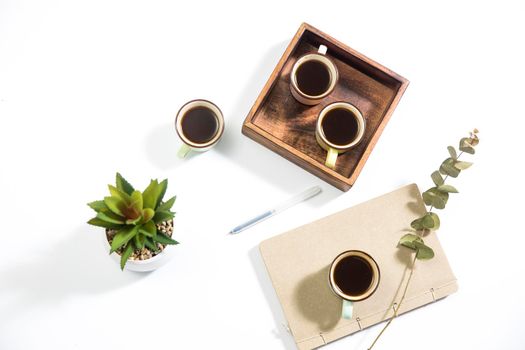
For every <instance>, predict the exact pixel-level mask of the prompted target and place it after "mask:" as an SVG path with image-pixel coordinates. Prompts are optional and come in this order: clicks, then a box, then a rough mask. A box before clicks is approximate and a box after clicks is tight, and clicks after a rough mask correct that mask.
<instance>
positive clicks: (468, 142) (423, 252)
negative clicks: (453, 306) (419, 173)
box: [368, 129, 479, 350]
mask: <svg viewBox="0 0 525 350" xmlns="http://www.w3.org/2000/svg"><path fill="white" fill-rule="evenodd" d="M478 132H479V131H478V130H477V129H474V130H473V131H472V132H470V136H469V137H464V138H462V139H461V140H460V141H459V151H460V152H459V153H458V152H457V151H456V149H455V148H454V147H453V146H448V147H447V149H448V153H449V155H450V157H448V158H447V159H445V160H444V161H443V163H441V166H440V167H439V170H436V171H434V172H433V173H432V174H431V175H430V177H431V179H432V182H434V186H433V187H431V188H429V189H428V190H426V191H425V192H423V201H424V202H425V205H426V206H428V207H429V209H428V210H427V211H426V213H425V214H424V215H422V216H421V217H420V218H417V219H415V220H414V221H412V223H411V224H410V226H411V227H412V228H413V229H414V233H407V234H405V235H404V236H403V237H401V239H400V240H399V243H398V246H400V247H405V248H408V249H411V250H413V251H414V252H415V255H414V259H413V260H412V264H411V266H410V275H409V276H408V280H407V283H406V285H405V288H404V290H403V294H402V296H401V299H400V300H399V303H397V307H396V308H395V309H394V314H393V315H392V317H391V318H390V319H389V320H388V322H387V323H386V325H385V327H384V328H383V329H382V330H381V332H380V333H379V334H378V335H377V337H376V338H375V340H374V342H373V343H372V345H371V346H370V347H369V348H368V349H369V350H371V349H372V348H373V347H374V345H375V344H376V342H377V341H378V340H379V338H380V337H381V335H382V334H383V332H384V331H385V330H386V329H387V328H388V326H389V325H390V323H392V321H393V320H394V318H396V317H397V315H398V312H399V309H400V308H401V304H402V303H403V301H404V300H405V296H406V293H407V290H408V286H409V285H410V281H411V280H412V275H413V272H414V266H415V264H416V261H417V260H429V259H432V258H433V257H434V250H432V248H431V247H429V246H428V245H426V244H425V241H424V240H423V236H426V235H428V234H430V233H432V232H434V231H436V230H438V229H439V226H440V223H441V221H440V219H439V216H438V214H436V213H434V212H433V210H434V209H445V207H446V205H447V202H448V199H449V196H450V194H451V193H458V190H457V189H456V188H455V187H454V186H452V185H449V184H447V183H446V181H447V180H448V179H449V177H453V178H456V177H458V176H459V174H460V173H461V172H462V171H463V170H465V169H468V168H470V167H471V166H472V164H473V163H471V162H466V161H462V160H459V159H460V157H461V156H462V155H463V154H464V153H468V154H475V153H476V149H475V147H476V146H477V145H478V143H479V137H478Z"/></svg>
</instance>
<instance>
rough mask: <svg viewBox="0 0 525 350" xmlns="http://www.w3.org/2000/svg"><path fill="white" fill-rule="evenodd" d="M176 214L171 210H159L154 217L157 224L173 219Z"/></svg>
mask: <svg viewBox="0 0 525 350" xmlns="http://www.w3.org/2000/svg"><path fill="white" fill-rule="evenodd" d="M174 217H175V214H174V213H172V212H171V211H157V212H155V216H154V217H153V222H155V223H156V224H158V223H161V222H164V221H168V220H170V219H173V218H174Z"/></svg>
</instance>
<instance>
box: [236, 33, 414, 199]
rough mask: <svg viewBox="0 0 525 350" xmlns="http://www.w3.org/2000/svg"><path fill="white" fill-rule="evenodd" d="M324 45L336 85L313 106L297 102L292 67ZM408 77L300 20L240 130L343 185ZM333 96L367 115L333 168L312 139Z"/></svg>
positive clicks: (354, 176) (348, 183)
mask: <svg viewBox="0 0 525 350" xmlns="http://www.w3.org/2000/svg"><path fill="white" fill-rule="evenodd" d="M319 45H325V46H326V47H327V48H328V52H327V56H328V57H329V58H331V59H332V61H333V62H334V63H335V65H336V66H337V69H338V70H339V82H338V83H337V86H336V88H335V90H334V91H333V92H332V94H330V95H329V96H328V97H326V98H325V99H324V100H323V101H322V102H321V103H320V104H318V105H316V106H306V105H303V104H300V103H299V102H297V101H296V100H295V99H294V98H293V96H292V94H291V92H290V71H291V70H292V66H293V64H294V63H295V61H296V59H297V58H298V57H300V56H302V55H304V54H305V53H308V52H317V50H318V48H319ZM408 83H409V82H408V80H407V79H405V78H403V77H401V76H400V75H398V74H396V73H394V72H392V71H391V70H389V69H387V68H385V67H383V66H382V65H380V64H379V63H376V62H374V61H372V60H371V59H369V58H368V57H365V56H364V55H362V54H360V53H359V52H357V51H355V50H353V49H351V48H349V47H348V46H346V45H344V44H342V43H340V42H339V41H337V40H335V39H334V38H332V37H331V36H329V35H327V34H325V33H323V32H321V31H320V30H318V29H316V28H314V27H312V26H311V25H309V24H307V23H303V24H302V25H301V26H300V27H299V30H298V31H297V34H295V36H294V38H293V39H292V41H291V42H290V44H289V45H288V47H287V48H286V51H285V52H284V54H283V56H282V57H281V60H280V61H279V63H278V64H277V66H276V67H275V69H274V71H273V73H272V75H271V76H270V79H268V82H267V83H266V85H265V86H264V88H263V90H262V91H261V93H260V94H259V97H258V98H257V100H256V101H255V104H254V105H253V107H252V108H251V110H250V112H249V113H248V116H247V117H246V119H245V121H244V124H243V127H242V133H243V134H244V135H246V136H248V137H249V138H251V139H253V140H255V141H257V142H259V143H260V144H262V145H264V146H266V147H268V148H269V149H271V150H272V151H274V152H276V153H278V154H280V155H281V156H283V157H284V158H286V159H288V160H290V161H292V162H294V163H295V164H297V165H299V166H300V167H302V168H303V169H306V170H307V171H309V172H311V173H312V174H314V175H316V176H318V177H320V178H321V179H323V180H325V181H326V182H328V183H330V184H332V185H333V186H335V187H337V188H339V189H340V190H343V191H348V190H349V189H350V187H352V185H353V184H354V182H355V181H356V179H357V177H358V176H359V173H360V172H361V169H362V168H363V166H364V164H365V162H366V160H367V159H368V156H369V155H370V153H371V152H372V149H373V148H374V146H375V144H376V142H377V140H378V139H379V136H380V135H381V132H382V131H383V129H384V127H385V125H386V123H387V122H388V120H389V119H390V116H391V115H392V112H393V111H394V109H395V108H396V106H397V104H398V102H399V100H400V99H401V96H402V95H403V92H404V91H405V89H406V88H407V86H408ZM335 101H346V102H350V103H352V104H353V105H355V106H356V107H357V108H359V110H360V111H361V113H363V116H364V117H365V119H366V123H367V126H366V131H365V135H364V137H363V140H362V142H361V143H360V144H359V145H358V146H357V147H356V148H354V149H352V150H351V151H349V152H346V153H344V154H341V155H339V157H338V159H337V164H336V168H335V170H332V169H330V168H328V167H326V166H325V165H324V162H325V158H326V151H325V150H323V149H322V148H321V147H320V146H319V145H318V144H317V142H316V140H315V123H316V120H317V116H318V114H319V112H320V111H321V109H322V108H323V107H324V106H326V105H327V104H330V103H332V102H335Z"/></svg>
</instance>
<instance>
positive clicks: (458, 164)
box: [454, 161, 473, 170]
mask: <svg viewBox="0 0 525 350" xmlns="http://www.w3.org/2000/svg"><path fill="white" fill-rule="evenodd" d="M472 164H473V163H471V162H461V161H457V162H455V163H454V167H455V168H457V169H459V170H465V169H468V168H470V167H471V166H472Z"/></svg>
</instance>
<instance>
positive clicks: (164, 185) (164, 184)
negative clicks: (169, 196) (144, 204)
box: [153, 179, 168, 209]
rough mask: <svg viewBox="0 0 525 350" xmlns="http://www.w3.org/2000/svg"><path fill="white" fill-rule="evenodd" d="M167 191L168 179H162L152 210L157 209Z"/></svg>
mask: <svg viewBox="0 0 525 350" xmlns="http://www.w3.org/2000/svg"><path fill="white" fill-rule="evenodd" d="M167 189H168V179H164V180H163V181H161V183H160V184H159V195H158V198H157V202H156V203H155V208H153V209H157V207H158V206H159V204H160V203H161V202H162V199H163V198H164V195H165V194H166V190H167Z"/></svg>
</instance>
